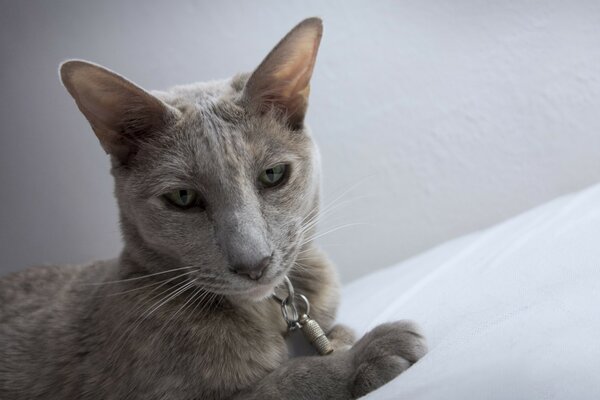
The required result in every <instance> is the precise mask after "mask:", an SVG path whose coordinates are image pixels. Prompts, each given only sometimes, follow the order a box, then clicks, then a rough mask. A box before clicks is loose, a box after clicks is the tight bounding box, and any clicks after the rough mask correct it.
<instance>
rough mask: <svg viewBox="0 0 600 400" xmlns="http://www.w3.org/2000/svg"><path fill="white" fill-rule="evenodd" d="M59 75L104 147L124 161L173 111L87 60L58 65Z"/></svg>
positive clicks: (124, 80)
mask: <svg viewBox="0 0 600 400" xmlns="http://www.w3.org/2000/svg"><path fill="white" fill-rule="evenodd" d="M60 77H61V80H62V83H63V85H64V86H65V88H66V89H67V91H68V92H69V93H70V94H71V96H73V99H75V103H77V107H79V110H80V111H81V112H82V113H83V115H84V116H85V117H86V118H87V120H88V121H89V123H90V125H91V126H92V129H93V130H94V133H95V134H96V136H97V137H98V140H100V144H101V145H102V147H103V148H104V150H105V151H106V152H107V153H109V154H110V155H111V156H114V157H116V158H117V159H118V160H119V161H121V162H123V163H125V162H126V161H127V159H128V158H129V157H130V156H131V154H133V153H135V151H136V147H137V145H138V144H139V143H140V142H141V141H142V140H143V139H144V138H145V137H147V136H148V135H152V134H154V133H156V132H158V131H160V130H161V129H162V128H164V126H165V125H166V124H167V123H168V121H169V119H170V118H171V117H172V116H173V115H174V114H175V113H176V110H175V109H173V108H172V107H170V106H168V105H167V104H165V103H164V102H162V101H161V100H159V99H158V98H156V97H154V96H152V95H151V94H150V93H148V92H146V91H145V90H143V89H142V88H140V87H138V86H136V85H135V84H134V83H132V82H130V81H128V80H127V79H125V78H123V77H121V76H119V75H117V74H115V73H114V72H112V71H109V70H108V69H106V68H103V67H101V66H99V65H96V64H92V63H89V62H86V61H80V60H70V61H66V62H64V63H63V64H62V65H61V66H60Z"/></svg>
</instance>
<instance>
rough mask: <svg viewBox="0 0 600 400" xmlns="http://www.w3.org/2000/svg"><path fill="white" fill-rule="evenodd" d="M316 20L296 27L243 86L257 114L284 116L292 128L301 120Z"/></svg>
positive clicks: (313, 53) (318, 27) (316, 37)
mask: <svg viewBox="0 0 600 400" xmlns="http://www.w3.org/2000/svg"><path fill="white" fill-rule="evenodd" d="M321 32H322V30H321V23H320V21H319V20H316V19H315V20H308V21H304V22H302V23H300V24H299V25H298V26H297V27H296V28H294V29H293V30H292V31H291V32H290V33H289V34H288V35H287V36H286V37H284V38H283V39H282V41H281V42H280V43H279V44H278V45H277V46H276V47H275V48H274V49H273V50H272V51H271V53H269V55H268V56H267V57H266V58H265V60H264V61H263V62H262V63H261V64H260V66H259V67H258V68H257V69H256V71H254V73H253V74H252V76H251V77H250V79H249V80H248V83H247V84H246V94H245V96H246V98H247V99H248V100H249V102H250V103H252V104H253V105H254V107H255V108H256V109H258V110H261V111H263V110H268V109H270V108H272V107H275V108H278V109H281V110H282V111H284V112H285V114H286V116H287V118H288V120H289V122H290V123H291V124H292V125H298V124H300V123H301V122H302V120H303V119H304V114H305V112H306V108H307V105H308V95H309V92H310V86H309V84H310V78H311V76H312V72H313V68H314V64H315V60H316V56H317V50H318V48H319V43H320V39H321Z"/></svg>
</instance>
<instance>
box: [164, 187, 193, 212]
mask: <svg viewBox="0 0 600 400" xmlns="http://www.w3.org/2000/svg"><path fill="white" fill-rule="evenodd" d="M165 198H166V199H167V200H168V201H169V203H171V204H173V205H174V206H176V207H179V208H190V207H193V206H196V205H198V203H197V200H198V193H196V192H195V191H193V190H189V189H179V190H174V191H172V192H170V193H167V194H165Z"/></svg>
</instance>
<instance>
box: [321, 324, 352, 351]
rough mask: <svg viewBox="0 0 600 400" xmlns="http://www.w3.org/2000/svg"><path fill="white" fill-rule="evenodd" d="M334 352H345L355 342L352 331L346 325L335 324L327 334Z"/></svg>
mask: <svg viewBox="0 0 600 400" xmlns="http://www.w3.org/2000/svg"><path fill="white" fill-rule="evenodd" d="M327 338H328V339H329V341H330V342H331V345H332V346H333V348H334V351H345V350H348V349H350V348H351V347H352V345H353V344H354V342H356V335H355V334H354V331H353V330H352V329H351V328H349V327H347V326H346V325H341V324H337V325H335V326H334V327H333V328H331V330H330V331H329V332H328V333H327Z"/></svg>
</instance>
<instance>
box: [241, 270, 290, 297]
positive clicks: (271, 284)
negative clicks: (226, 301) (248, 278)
mask: <svg viewBox="0 0 600 400" xmlns="http://www.w3.org/2000/svg"><path fill="white" fill-rule="evenodd" d="M284 275H285V271H283V270H282V271H279V272H278V273H277V274H276V275H275V276H273V277H272V278H270V279H269V280H268V281H267V282H257V283H256V284H254V285H253V286H252V287H250V288H247V289H243V290H240V291H238V292H236V293H235V294H234V295H235V296H237V297H242V298H245V299H249V300H252V301H260V300H263V299H266V298H268V297H271V296H272V295H273V294H274V293H275V288H276V287H278V286H279V285H281V283H282V282H283V277H284Z"/></svg>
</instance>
